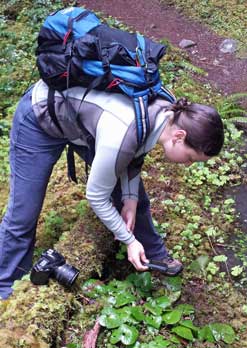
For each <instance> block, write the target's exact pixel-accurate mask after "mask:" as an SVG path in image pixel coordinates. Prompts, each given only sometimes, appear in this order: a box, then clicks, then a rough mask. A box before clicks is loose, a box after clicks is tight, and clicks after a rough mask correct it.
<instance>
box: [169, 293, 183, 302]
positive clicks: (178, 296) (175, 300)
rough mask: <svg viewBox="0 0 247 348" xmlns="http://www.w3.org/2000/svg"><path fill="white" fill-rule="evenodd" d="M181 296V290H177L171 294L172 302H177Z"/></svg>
mask: <svg viewBox="0 0 247 348" xmlns="http://www.w3.org/2000/svg"><path fill="white" fill-rule="evenodd" d="M180 296H181V291H175V292H172V293H171V294H170V295H169V299H170V301H171V303H174V302H177V300H178V299H179V298H180Z"/></svg>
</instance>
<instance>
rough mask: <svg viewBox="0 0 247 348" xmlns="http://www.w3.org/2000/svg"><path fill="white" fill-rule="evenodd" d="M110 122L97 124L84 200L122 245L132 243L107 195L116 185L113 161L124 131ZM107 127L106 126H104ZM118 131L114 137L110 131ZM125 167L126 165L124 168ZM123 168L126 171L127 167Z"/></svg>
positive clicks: (102, 119) (112, 121) (109, 195)
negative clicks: (85, 199) (92, 157)
mask: <svg viewBox="0 0 247 348" xmlns="http://www.w3.org/2000/svg"><path fill="white" fill-rule="evenodd" d="M114 122H119V121H117V120H115V119H114V118H111V117H110V116H109V117H102V118H101V120H100V121H99V124H98V128H97V135H96V142H95V157H94V160H93V163H92V166H91V171H90V175H89V178H88V182H87V188H86V197H87V199H88V201H89V204H90V206H91V207H92V209H93V210H94V212H95V214H96V215H97V216H98V217H99V218H100V220H101V221H102V222H103V223H104V225H105V226H106V227H107V228H108V229H109V230H110V231H112V232H113V233H114V235H115V237H116V239H118V240H120V241H121V242H123V243H125V244H130V243H131V242H133V241H134V240H135V237H134V235H133V234H132V233H130V232H128V230H127V227H126V224H125V222H124V220H123V218H122V217H121V215H120V214H119V213H118V211H117V209H116V208H115V207H114V206H113V204H112V202H111V194H112V191H113V189H114V187H115V185H116V183H117V180H118V177H117V175H116V172H115V166H116V160H117V157H118V152H119V148H120V144H121V139H122V138H123V137H124V135H125V132H126V127H120V126H119V124H118V123H117V124H116V125H114ZM108 123H109V124H108ZM114 126H115V127H118V128H115V129H118V132H117V133H118V134H115V133H116V132H115V133H114V132H112V131H111V130H112V129H114ZM127 165H128V164H127ZM127 165H126V167H127Z"/></svg>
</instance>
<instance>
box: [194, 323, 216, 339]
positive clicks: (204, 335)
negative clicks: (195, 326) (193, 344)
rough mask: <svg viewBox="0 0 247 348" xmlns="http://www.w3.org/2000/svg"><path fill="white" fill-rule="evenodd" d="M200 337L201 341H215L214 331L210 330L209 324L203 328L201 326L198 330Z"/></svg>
mask: <svg viewBox="0 0 247 348" xmlns="http://www.w3.org/2000/svg"><path fill="white" fill-rule="evenodd" d="M198 338H199V340H201V341H207V342H211V343H213V342H215V339H214V336H213V334H212V331H211V330H210V328H209V326H208V325H205V326H204V327H203V328H201V329H200V330H199V331H198Z"/></svg>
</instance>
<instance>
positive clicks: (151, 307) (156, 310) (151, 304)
mask: <svg viewBox="0 0 247 348" xmlns="http://www.w3.org/2000/svg"><path fill="white" fill-rule="evenodd" d="M144 308H145V309H147V310H148V311H149V312H150V313H152V314H153V315H160V314H161V313H162V308H161V307H158V306H157V304H156V302H155V301H154V300H153V299H151V300H149V301H148V302H146V303H145V304H144Z"/></svg>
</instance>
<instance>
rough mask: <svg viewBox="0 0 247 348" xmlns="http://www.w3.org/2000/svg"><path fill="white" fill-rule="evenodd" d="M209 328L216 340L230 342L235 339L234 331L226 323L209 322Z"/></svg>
mask: <svg viewBox="0 0 247 348" xmlns="http://www.w3.org/2000/svg"><path fill="white" fill-rule="evenodd" d="M209 328H210V330H211V332H212V334H213V336H214V338H215V340H216V341H217V342H219V341H223V342H225V343H228V344H231V343H233V342H234V341H235V338H236V337H235V332H234V330H233V328H232V327H231V326H230V325H228V324H221V323H214V324H209Z"/></svg>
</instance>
